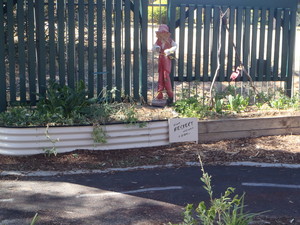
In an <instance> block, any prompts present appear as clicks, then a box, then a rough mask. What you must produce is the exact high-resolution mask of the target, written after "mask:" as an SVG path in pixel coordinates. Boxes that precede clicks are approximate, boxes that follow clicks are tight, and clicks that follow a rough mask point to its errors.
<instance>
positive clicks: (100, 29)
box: [97, 0, 104, 98]
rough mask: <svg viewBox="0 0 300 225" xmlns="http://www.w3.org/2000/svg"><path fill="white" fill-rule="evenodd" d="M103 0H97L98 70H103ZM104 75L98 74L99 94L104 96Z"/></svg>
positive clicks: (99, 71)
mask: <svg viewBox="0 0 300 225" xmlns="http://www.w3.org/2000/svg"><path fill="white" fill-rule="evenodd" d="M102 32H103V1H102V0H97V72H98V73H101V72H104V71H103V33H102ZM102 92H103V75H98V76H97V96H98V97H99V98H101V97H102V96H103V93H102Z"/></svg>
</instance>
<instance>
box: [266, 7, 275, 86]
mask: <svg viewBox="0 0 300 225" xmlns="http://www.w3.org/2000/svg"><path fill="white" fill-rule="evenodd" d="M273 18H274V8H271V9H270V10H269V16H268V41H267V65H266V67H267V68H268V69H267V72H266V80H271V70H270V69H269V68H271V58H272V46H273Z"/></svg>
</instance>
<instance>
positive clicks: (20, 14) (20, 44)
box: [17, 0, 26, 103]
mask: <svg viewBox="0 0 300 225" xmlns="http://www.w3.org/2000/svg"><path fill="white" fill-rule="evenodd" d="M17 20H18V22H17V24H18V53H19V54H18V59H19V60H18V61H19V77H20V101H21V102H23V103H24V102H26V76H25V43H24V33H25V27H24V0H20V1H18V4H17Z"/></svg>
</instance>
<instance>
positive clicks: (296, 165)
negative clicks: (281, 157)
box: [228, 162, 300, 169]
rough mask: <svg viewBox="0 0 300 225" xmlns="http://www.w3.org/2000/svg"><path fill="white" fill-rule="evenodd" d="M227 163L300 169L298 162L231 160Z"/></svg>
mask: <svg viewBox="0 0 300 225" xmlns="http://www.w3.org/2000/svg"><path fill="white" fill-rule="evenodd" d="M228 165H229V166H255V167H273V168H289V169H300V164H288V163H256V162H231V163H229V164H228Z"/></svg>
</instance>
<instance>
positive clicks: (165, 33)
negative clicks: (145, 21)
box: [156, 24, 171, 41]
mask: <svg viewBox="0 0 300 225" xmlns="http://www.w3.org/2000/svg"><path fill="white" fill-rule="evenodd" d="M170 36H171V33H170V32H169V27H168V26H167V25H166V24H161V25H159V28H158V31H156V37H157V38H158V39H159V40H162V41H166V40H168V38H169V37H170Z"/></svg>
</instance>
